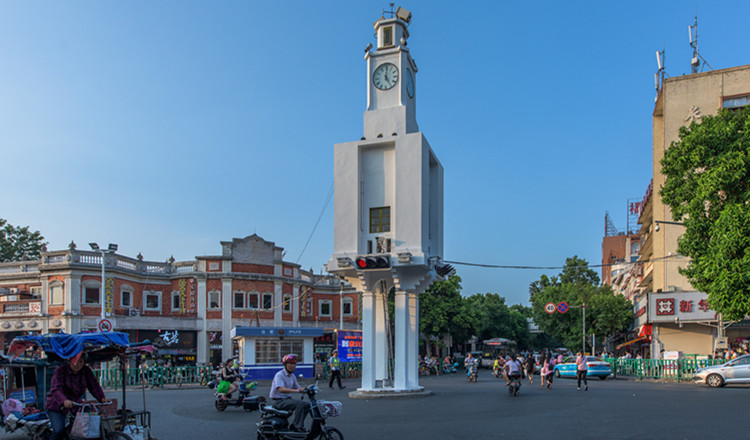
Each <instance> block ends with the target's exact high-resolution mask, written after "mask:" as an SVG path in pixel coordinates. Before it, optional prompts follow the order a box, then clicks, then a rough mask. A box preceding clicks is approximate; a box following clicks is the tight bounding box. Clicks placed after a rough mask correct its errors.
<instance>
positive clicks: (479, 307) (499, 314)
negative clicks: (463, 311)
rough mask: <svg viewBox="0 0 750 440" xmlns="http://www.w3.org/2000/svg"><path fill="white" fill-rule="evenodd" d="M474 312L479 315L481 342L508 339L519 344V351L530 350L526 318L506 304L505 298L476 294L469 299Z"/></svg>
mask: <svg viewBox="0 0 750 440" xmlns="http://www.w3.org/2000/svg"><path fill="white" fill-rule="evenodd" d="M467 302H468V303H469V304H470V308H471V309H472V310H476V311H477V312H478V313H479V322H478V324H479V329H478V332H477V333H476V336H477V337H478V338H479V340H480V341H484V340H487V339H492V338H506V339H511V340H514V341H516V342H517V343H518V347H519V349H524V348H528V347H529V344H530V341H531V334H530V333H529V325H528V321H527V320H526V316H525V315H524V314H523V313H522V312H520V311H518V310H517V309H514V308H513V307H514V306H511V307H508V305H506V304H505V298H504V297H502V296H500V295H498V294H497V293H485V294H479V293H478V294H475V295H472V296H470V297H468V298H467Z"/></svg>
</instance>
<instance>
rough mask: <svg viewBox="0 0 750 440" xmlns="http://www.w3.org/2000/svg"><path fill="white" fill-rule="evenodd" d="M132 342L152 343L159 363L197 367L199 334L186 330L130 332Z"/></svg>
mask: <svg viewBox="0 0 750 440" xmlns="http://www.w3.org/2000/svg"><path fill="white" fill-rule="evenodd" d="M127 333H128V337H129V338H130V342H144V341H146V340H148V341H150V342H151V344H152V345H153V346H154V347H156V349H157V351H156V359H153V360H154V361H157V362H159V363H163V364H171V366H173V367H176V366H181V365H195V362H196V355H197V341H198V339H197V335H198V332H195V331H186V330H169V329H158V330H128V331H127Z"/></svg>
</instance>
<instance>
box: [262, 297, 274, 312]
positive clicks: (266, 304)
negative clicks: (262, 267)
mask: <svg viewBox="0 0 750 440" xmlns="http://www.w3.org/2000/svg"><path fill="white" fill-rule="evenodd" d="M263 308H264V309H266V310H269V309H271V308H273V294H271V293H264V294H263Z"/></svg>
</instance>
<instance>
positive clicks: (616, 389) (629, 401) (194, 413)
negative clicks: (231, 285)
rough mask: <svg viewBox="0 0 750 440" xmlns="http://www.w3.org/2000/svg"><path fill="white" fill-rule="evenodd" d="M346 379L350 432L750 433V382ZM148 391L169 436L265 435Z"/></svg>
mask: <svg viewBox="0 0 750 440" xmlns="http://www.w3.org/2000/svg"><path fill="white" fill-rule="evenodd" d="M535 381H536V382H538V376H537V377H535ZM345 384H346V385H348V386H349V388H348V389H346V390H343V391H340V390H335V391H330V390H328V388H327V387H325V386H324V387H322V388H323V389H322V391H321V393H320V394H319V397H320V398H321V399H324V400H341V401H342V402H343V403H344V411H343V414H342V416H341V417H338V418H334V419H329V422H330V424H331V425H333V426H336V427H337V428H339V429H340V430H341V431H342V432H343V433H344V436H345V437H346V438H347V440H385V439H392V438H398V439H401V438H407V439H412V440H413V439H430V440H437V439H466V438H483V439H494V438H514V439H553V438H554V439H691V440H692V439H696V440H698V439H699V440H706V439H714V438H724V439H744V438H750V434H749V433H748V428H747V422H746V420H747V414H748V413H747V408H748V406H747V402H748V401H750V387H747V386H734V387H726V388H721V389H710V388H707V387H705V386H696V385H693V384H687V383H681V384H676V383H656V382H649V381H643V382H639V381H635V380H621V379H618V380H607V381H600V380H591V381H589V391H576V386H575V381H574V380H572V379H557V380H556V381H555V383H554V384H553V386H552V388H551V389H542V388H540V387H539V384H538V383H535V384H533V385H529V384H528V382H524V384H523V387H522V388H521V394H520V395H519V396H518V397H516V398H513V397H511V396H509V395H508V394H507V392H505V388H504V387H503V386H502V383H501V382H500V381H498V380H497V379H494V378H492V377H491V375H490V374H489V373H488V372H486V370H482V373H481V374H480V379H479V382H478V383H476V384H474V383H466V382H465V380H464V378H463V376H461V375H451V376H440V377H427V378H423V379H422V380H421V384H422V385H423V386H425V387H426V388H427V389H429V390H431V391H433V393H434V395H433V396H431V397H426V398H415V399H401V400H359V399H350V398H349V397H348V395H347V391H350V390H351V389H353V388H356V386H357V385H358V383H357V382H356V381H354V380H348V381H345ZM269 385H270V384H269V383H268V382H264V383H262V384H261V385H260V387H259V388H258V390H256V394H260V395H267V393H268V387H269ZM109 395H110V396H112V395H114V392H110V393H109ZM146 399H147V408H148V409H149V410H151V411H152V412H153V425H154V426H153V427H154V434H155V435H157V436H158V437H159V438H160V439H161V440H185V439H212V438H216V437H219V436H221V437H223V438H230V439H233V440H236V439H254V438H255V437H256V436H255V422H256V421H257V420H258V417H259V413H258V412H257V411H255V412H251V413H247V412H245V411H243V410H242V409H241V408H238V407H230V408H228V409H227V410H226V411H224V412H221V413H220V412H218V411H216V409H215V408H214V406H213V394H212V392H211V390H208V389H207V388H193V389H181V390H154V391H147V392H146ZM128 402H129V407H131V408H134V409H138V408H140V407H141V406H142V397H141V393H140V392H139V391H138V392H129V393H128Z"/></svg>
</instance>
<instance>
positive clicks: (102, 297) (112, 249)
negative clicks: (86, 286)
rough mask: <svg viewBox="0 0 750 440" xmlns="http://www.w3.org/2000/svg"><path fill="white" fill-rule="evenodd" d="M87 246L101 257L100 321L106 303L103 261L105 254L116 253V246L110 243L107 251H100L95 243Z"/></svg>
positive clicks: (103, 316) (103, 314) (102, 317)
mask: <svg viewBox="0 0 750 440" xmlns="http://www.w3.org/2000/svg"><path fill="white" fill-rule="evenodd" d="M89 246H91V249H92V250H93V251H96V252H99V253H100V254H101V255H102V288H101V290H100V291H99V302H100V303H101V305H102V316H101V319H104V318H105V309H104V305H105V302H106V301H105V300H106V297H105V293H104V288H105V287H104V286H105V284H106V278H105V266H106V264H105V261H104V260H105V255H106V254H112V253H115V252H116V251H117V245H116V244H113V243H110V244H109V246H108V247H107V249H100V248H99V245H98V244H97V243H89Z"/></svg>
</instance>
